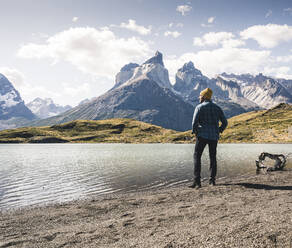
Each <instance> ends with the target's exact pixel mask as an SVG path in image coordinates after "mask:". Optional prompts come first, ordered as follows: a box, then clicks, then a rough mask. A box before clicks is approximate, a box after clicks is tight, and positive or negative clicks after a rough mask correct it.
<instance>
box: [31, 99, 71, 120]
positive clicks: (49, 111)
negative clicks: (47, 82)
mask: <svg viewBox="0 0 292 248" xmlns="http://www.w3.org/2000/svg"><path fill="white" fill-rule="evenodd" d="M26 106H27V107H28V108H29V109H30V110H31V111H32V112H33V113H34V114H35V115H36V116H37V117H38V118H40V119H45V118H49V117H52V116H55V115H58V114H61V113H63V112H65V111H67V110H69V109H71V108H72V107H71V106H69V105H66V106H61V105H59V104H55V103H54V102H53V100H52V99H51V98H45V99H42V98H39V97H37V98H36V99H34V100H33V101H31V102H29V103H28V104H27V105H26Z"/></svg>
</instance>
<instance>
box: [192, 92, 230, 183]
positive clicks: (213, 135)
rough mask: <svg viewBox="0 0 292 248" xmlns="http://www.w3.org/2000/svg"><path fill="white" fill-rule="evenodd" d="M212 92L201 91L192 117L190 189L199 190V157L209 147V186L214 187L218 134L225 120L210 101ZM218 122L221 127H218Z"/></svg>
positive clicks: (225, 125)
mask: <svg viewBox="0 0 292 248" xmlns="http://www.w3.org/2000/svg"><path fill="white" fill-rule="evenodd" d="M212 93H213V92H212V90H211V89H210V88H206V89H205V90H203V91H201V93H200V96H199V99H200V104H199V105H197V107H196V108H195V111H194V116H193V123H192V125H193V128H192V133H194V134H195V135H196V145H195V152H194V167H195V168H194V175H195V178H194V183H193V184H192V185H191V186H190V187H191V188H201V157H202V153H203V151H204V148H205V146H206V145H207V144H208V146H209V157H210V171H211V175H210V180H209V184H210V185H213V186H214V185H215V179H216V174H217V161H216V150H217V143H218V140H219V133H222V132H223V131H224V129H225V128H226V127H227V120H226V118H225V115H224V113H223V111H222V109H221V108H220V107H219V106H218V105H216V104H215V103H213V102H212V101H211V97H212ZM219 121H221V126H220V127H219Z"/></svg>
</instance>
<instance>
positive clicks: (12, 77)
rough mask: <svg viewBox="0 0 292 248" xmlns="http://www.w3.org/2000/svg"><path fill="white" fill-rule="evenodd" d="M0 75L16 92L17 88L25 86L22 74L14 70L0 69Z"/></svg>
mask: <svg viewBox="0 0 292 248" xmlns="http://www.w3.org/2000/svg"><path fill="white" fill-rule="evenodd" d="M0 73H2V74H3V75H4V76H5V77H7V79H8V80H9V81H10V82H11V83H12V84H13V86H14V87H15V88H16V89H17V90H18V88H19V87H21V86H23V85H25V78H24V75H23V73H21V72H20V71H19V70H17V69H15V68H9V67H0Z"/></svg>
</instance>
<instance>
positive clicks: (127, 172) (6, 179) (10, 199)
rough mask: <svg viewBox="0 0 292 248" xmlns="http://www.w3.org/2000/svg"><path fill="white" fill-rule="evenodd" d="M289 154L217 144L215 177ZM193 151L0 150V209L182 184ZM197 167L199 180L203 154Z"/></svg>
mask: <svg viewBox="0 0 292 248" xmlns="http://www.w3.org/2000/svg"><path fill="white" fill-rule="evenodd" d="M291 148H292V145H274V144H269V145H262V144H261V145H248V144H236V145H234V144H219V145H218V150H217V153H218V155H217V158H218V177H226V176H228V177H232V176H237V175H239V174H246V173H252V174H254V173H255V160H256V159H257V157H258V155H259V154H260V153H261V152H263V151H266V152H270V153H284V154H285V153H288V152H290V151H291V150H292V149H291ZM193 150H194V145H174V144H141V145H133V144H41V145H40V144H25V145H20V144H18V145H14V144H11V145H0V156H1V165H0V209H7V208H13V207H21V206H28V205H38V204H43V203H55V202H65V201H69V200H74V199H80V198H84V197H88V196H96V195H101V194H109V193H114V192H120V191H122V192H131V191H137V190H145V189H151V188H161V187H170V186H173V185H177V184H181V183H185V182H187V181H190V180H191V179H192V177H193V160H192V156H193ZM290 161H291V160H290ZM290 161H289V160H288V164H289V162H290ZM202 164H203V165H202V177H208V175H209V171H208V168H209V158H208V149H205V151H204V154H203V157H202Z"/></svg>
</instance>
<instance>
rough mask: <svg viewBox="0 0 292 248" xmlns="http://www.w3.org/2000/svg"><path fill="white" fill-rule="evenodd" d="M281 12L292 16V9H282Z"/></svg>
mask: <svg viewBox="0 0 292 248" xmlns="http://www.w3.org/2000/svg"><path fill="white" fill-rule="evenodd" d="M283 11H284V12H287V13H289V14H290V15H292V8H286V9H283Z"/></svg>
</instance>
